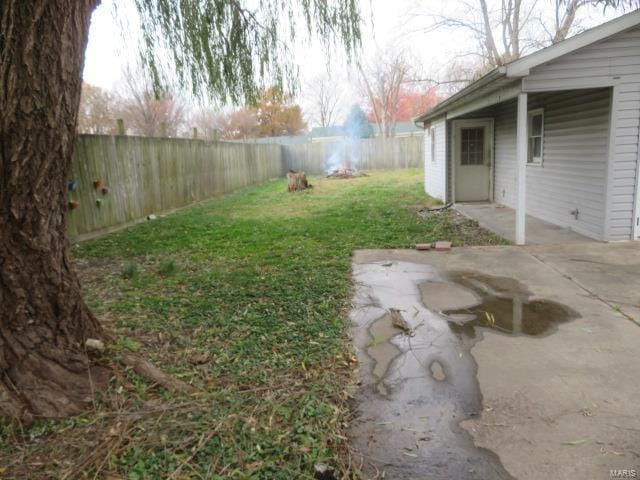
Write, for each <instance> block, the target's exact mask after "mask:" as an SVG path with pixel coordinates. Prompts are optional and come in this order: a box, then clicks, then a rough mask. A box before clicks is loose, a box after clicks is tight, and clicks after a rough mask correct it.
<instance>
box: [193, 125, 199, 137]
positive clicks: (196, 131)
mask: <svg viewBox="0 0 640 480" xmlns="http://www.w3.org/2000/svg"><path fill="white" fill-rule="evenodd" d="M193 138H194V139H196V138H198V129H197V128H196V127H193Z"/></svg>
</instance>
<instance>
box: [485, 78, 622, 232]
mask: <svg viewBox="0 0 640 480" xmlns="http://www.w3.org/2000/svg"><path fill="white" fill-rule="evenodd" d="M610 99H611V89H609V88H601V89H588V90H574V91H568V92H553V93H544V94H542V93H541V94H530V95H529V105H528V108H529V109H530V110H531V109H535V108H544V144H543V145H544V146H543V164H542V165H541V166H539V165H527V213H528V214H530V215H533V216H535V217H538V218H541V219H543V220H546V221H548V222H550V223H554V224H556V225H559V226H562V227H569V228H571V229H573V230H574V231H576V232H578V233H581V234H583V235H586V236H588V237H592V238H596V239H603V238H604V234H605V231H604V224H605V200H606V177H607V158H608V152H609V141H608V140H609V111H610V108H609V106H610ZM516 110H517V105H516V102H515V101H510V102H505V103H503V104H500V105H498V106H497V107H496V110H495V139H494V151H495V157H494V185H495V187H494V201H495V202H497V203H501V204H504V205H508V206H510V207H512V208H515V204H516V195H517V188H516V170H515V164H516V162H515V158H516ZM575 208H577V209H578V210H579V215H578V218H577V219H576V218H574V217H573V216H572V215H571V214H570V213H569V212H570V211H572V210H574V209H575Z"/></svg>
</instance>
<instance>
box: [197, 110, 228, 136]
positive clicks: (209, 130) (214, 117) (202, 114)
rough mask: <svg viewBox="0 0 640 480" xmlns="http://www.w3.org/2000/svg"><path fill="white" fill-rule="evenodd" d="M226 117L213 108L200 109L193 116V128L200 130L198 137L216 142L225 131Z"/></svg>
mask: <svg viewBox="0 0 640 480" xmlns="http://www.w3.org/2000/svg"><path fill="white" fill-rule="evenodd" d="M225 125H226V121H225V116H224V115H223V114H221V113H219V112H216V111H215V110H214V109H212V108H200V109H198V110H196V111H195V112H194V113H193V115H192V116H191V126H193V127H195V128H197V129H198V137H199V138H204V139H207V140H214V139H216V138H217V137H218V135H219V134H221V132H222V131H223V130H224V129H225Z"/></svg>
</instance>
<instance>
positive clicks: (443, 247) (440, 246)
mask: <svg viewBox="0 0 640 480" xmlns="http://www.w3.org/2000/svg"><path fill="white" fill-rule="evenodd" d="M449 250H451V242H445V241H443V240H441V241H439V242H436V252H448V251H449Z"/></svg>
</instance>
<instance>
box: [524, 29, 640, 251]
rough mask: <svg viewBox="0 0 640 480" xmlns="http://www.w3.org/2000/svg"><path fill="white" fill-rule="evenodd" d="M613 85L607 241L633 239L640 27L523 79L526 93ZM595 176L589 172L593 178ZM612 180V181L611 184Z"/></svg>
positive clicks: (639, 126)
mask: <svg viewBox="0 0 640 480" xmlns="http://www.w3.org/2000/svg"><path fill="white" fill-rule="evenodd" d="M594 82H600V83H602V84H604V83H606V82H610V83H612V84H615V85H616V87H615V88H616V95H615V98H616V104H615V105H613V110H612V113H611V115H612V123H613V125H614V127H615V130H614V139H615V142H614V145H613V146H612V151H611V154H612V159H611V165H610V168H609V170H608V172H607V174H605V175H603V177H602V181H603V182H608V188H609V191H608V196H607V199H606V200H607V201H605V202H603V204H607V205H608V212H607V213H608V231H607V232H606V235H605V237H606V239H607V240H627V239H629V238H631V236H632V232H633V222H634V204H635V185H636V172H637V163H638V161H639V152H638V150H639V147H638V143H639V136H640V135H639V134H640V27H635V28H633V29H630V30H628V31H626V32H622V33H620V34H617V35H615V36H613V37H610V38H608V39H606V40H603V41H601V42H598V43H594V44H593V45H589V46H587V47H584V48H582V49H580V50H577V51H575V52H573V53H571V54H568V55H565V56H563V57H562V58H559V59H557V60H555V61H553V62H549V63H548V64H546V65H541V66H539V67H536V68H534V69H532V71H531V73H530V75H529V76H528V77H527V78H526V79H525V80H524V81H523V86H524V88H525V89H526V90H529V91H535V90H543V89H549V90H556V89H567V88H579V87H580V85H588V84H594ZM590 173H593V172H585V175H589V174H590ZM607 179H608V180H607Z"/></svg>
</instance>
